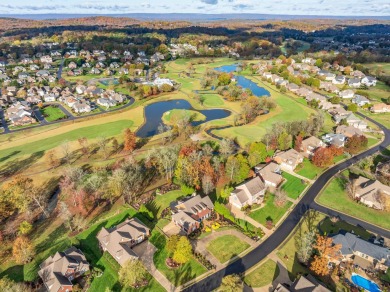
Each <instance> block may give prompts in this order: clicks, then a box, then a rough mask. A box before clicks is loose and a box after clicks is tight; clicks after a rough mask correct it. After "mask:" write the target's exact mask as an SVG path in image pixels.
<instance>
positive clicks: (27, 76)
mask: <svg viewBox="0 0 390 292" xmlns="http://www.w3.org/2000/svg"><path fill="white" fill-rule="evenodd" d="M45 46H47V47H48V48H51V50H50V52H49V53H48V54H43V53H40V52H38V53H36V54H35V55H29V54H21V55H20V57H19V58H18V59H14V58H13V56H12V55H11V54H10V55H9V56H8V57H7V60H6V61H2V62H1V66H0V82H1V84H2V87H3V88H2V90H1V91H0V93H1V94H0V106H1V107H2V108H4V109H5V111H6V114H5V118H6V119H7V120H8V121H9V123H10V125H11V126H25V125H29V124H33V123H36V122H37V120H36V118H35V117H34V112H33V111H32V110H31V108H32V107H33V106H34V105H38V104H43V105H44V104H45V103H52V102H61V103H63V104H64V105H66V106H68V107H69V108H70V109H71V110H72V111H73V112H74V113H76V114H81V113H88V112H91V111H92V110H93V109H94V108H93V103H91V99H94V100H96V104H97V105H98V106H101V107H103V108H106V109H108V108H110V107H115V106H117V105H120V104H122V103H124V102H125V100H126V97H125V96H124V95H123V94H119V93H117V92H115V91H113V90H103V89H101V88H99V87H96V86H94V85H92V84H87V85H82V84H79V85H76V86H75V88H70V87H65V88H64V87H63V85H61V86H60V85H59V84H58V81H59V80H58V72H59V70H61V69H60V66H61V65H60V64H61V62H63V63H64V64H63V70H62V71H63V73H66V74H67V75H68V76H80V75H86V74H95V75H97V74H105V75H106V76H112V75H115V74H118V75H119V76H120V75H127V76H128V77H129V78H130V79H131V80H132V81H134V82H140V83H142V82H148V83H150V84H152V85H156V86H158V87H161V86H162V85H163V84H168V85H170V86H173V85H174V84H173V82H172V81H171V80H169V79H161V78H159V71H160V69H161V65H160V62H161V61H163V60H164V59H165V56H164V55H163V54H161V53H159V52H156V53H155V54H153V55H151V56H147V55H146V54H145V52H143V51H139V52H138V53H137V54H135V55H133V54H132V53H130V52H129V51H127V50H124V51H123V52H119V51H117V50H113V51H111V52H106V51H104V50H93V51H88V50H76V49H73V48H72V47H73V44H68V48H67V49H66V50H65V53H63V50H61V51H60V50H56V49H53V48H55V47H58V44H56V43H50V44H45ZM179 47H181V46H179ZM188 48H191V46H189V47H188ZM61 59H63V60H61ZM145 68H149V69H148V70H146V69H145ZM8 109H9V110H8Z"/></svg>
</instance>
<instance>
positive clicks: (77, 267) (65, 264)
mask: <svg viewBox="0 0 390 292" xmlns="http://www.w3.org/2000/svg"><path fill="white" fill-rule="evenodd" d="M39 267H40V270H39V272H38V275H39V276H40V277H41V278H42V281H43V283H44V284H45V286H46V288H47V290H48V291H50V292H68V291H72V287H73V284H72V280H73V279H75V278H77V277H79V276H81V275H83V274H84V273H85V272H86V271H88V270H89V264H88V262H87V260H86V258H85V255H84V254H83V253H82V252H81V250H79V249H77V248H76V247H74V246H72V247H70V248H69V249H67V250H65V251H64V252H57V253H56V254H55V255H54V256H50V257H49V258H48V259H46V260H45V261H44V262H43V263H42V264H40V265H39Z"/></svg>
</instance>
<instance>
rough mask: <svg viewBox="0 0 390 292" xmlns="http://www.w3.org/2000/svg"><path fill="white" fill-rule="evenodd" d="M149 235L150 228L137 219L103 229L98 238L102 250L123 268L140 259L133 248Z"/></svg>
mask: <svg viewBox="0 0 390 292" xmlns="http://www.w3.org/2000/svg"><path fill="white" fill-rule="evenodd" d="M149 235H150V230H149V228H148V227H146V225H145V224H143V223H142V222H141V221H140V220H138V219H137V218H132V219H127V220H126V221H125V222H123V223H121V224H119V225H117V226H115V227H112V228H109V229H106V228H104V227H103V228H102V230H100V232H99V233H98V235H97V236H96V237H97V239H98V241H99V245H100V247H101V249H102V250H103V251H107V252H108V253H109V254H111V255H112V257H113V258H114V259H115V260H116V261H117V262H118V263H119V264H120V265H121V266H122V265H123V264H124V263H125V262H126V261H128V260H132V259H137V258H138V255H137V254H136V253H135V252H134V251H133V249H132V248H133V247H134V246H135V245H137V244H139V243H141V242H143V241H144V240H145V239H146V238H147V237H148V236H149Z"/></svg>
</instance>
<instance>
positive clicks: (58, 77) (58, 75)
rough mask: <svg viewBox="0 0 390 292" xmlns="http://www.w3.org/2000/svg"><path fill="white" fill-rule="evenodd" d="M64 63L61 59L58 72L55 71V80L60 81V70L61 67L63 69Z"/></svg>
mask: <svg viewBox="0 0 390 292" xmlns="http://www.w3.org/2000/svg"><path fill="white" fill-rule="evenodd" d="M64 61H65V59H64V58H62V59H61V63H60V67H59V68H58V71H57V80H60V79H61V75H62V69H63V67H64Z"/></svg>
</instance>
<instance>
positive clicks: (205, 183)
mask: <svg viewBox="0 0 390 292" xmlns="http://www.w3.org/2000/svg"><path fill="white" fill-rule="evenodd" d="M202 189H203V192H204V193H205V194H206V195H208V194H210V193H211V192H212V191H213V190H214V189H215V185H214V182H213V179H212V177H211V176H209V175H204V176H203V177H202Z"/></svg>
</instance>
